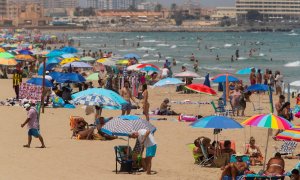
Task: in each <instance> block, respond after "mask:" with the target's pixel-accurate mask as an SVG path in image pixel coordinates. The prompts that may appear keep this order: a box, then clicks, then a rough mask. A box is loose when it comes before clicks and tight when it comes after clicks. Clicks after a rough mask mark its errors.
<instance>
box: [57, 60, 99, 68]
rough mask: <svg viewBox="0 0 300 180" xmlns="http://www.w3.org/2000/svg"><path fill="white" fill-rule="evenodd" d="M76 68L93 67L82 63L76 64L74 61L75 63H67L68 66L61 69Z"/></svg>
mask: <svg viewBox="0 0 300 180" xmlns="http://www.w3.org/2000/svg"><path fill="white" fill-rule="evenodd" d="M70 66H71V67H76V68H92V67H93V66H91V65H89V64H87V63H84V62H78V61H75V62H71V63H68V64H65V65H63V66H62V67H64V68H66V67H67V68H69V67H70Z"/></svg>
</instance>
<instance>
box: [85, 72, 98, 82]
mask: <svg viewBox="0 0 300 180" xmlns="http://www.w3.org/2000/svg"><path fill="white" fill-rule="evenodd" d="M98 79H99V74H98V73H93V74H91V75H89V76H88V77H87V78H86V80H89V81H96V80H98Z"/></svg>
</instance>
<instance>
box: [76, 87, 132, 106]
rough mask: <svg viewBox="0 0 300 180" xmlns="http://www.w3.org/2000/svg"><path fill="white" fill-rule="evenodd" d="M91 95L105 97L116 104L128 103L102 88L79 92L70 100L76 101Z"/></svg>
mask: <svg viewBox="0 0 300 180" xmlns="http://www.w3.org/2000/svg"><path fill="white" fill-rule="evenodd" d="M91 94H96V95H102V96H106V97H108V98H110V99H112V100H113V101H115V102H116V103H118V104H121V105H122V104H127V103H128V102H127V101H126V100H125V99H123V97H122V96H120V95H119V94H117V93H115V92H114V91H111V90H107V89H103V88H90V89H87V90H84V91H80V92H78V93H75V94H73V95H72V99H76V98H79V97H83V96H87V95H91Z"/></svg>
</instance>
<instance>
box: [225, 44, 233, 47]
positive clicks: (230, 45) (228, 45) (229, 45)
mask: <svg viewBox="0 0 300 180" xmlns="http://www.w3.org/2000/svg"><path fill="white" fill-rule="evenodd" d="M224 47H232V44H224Z"/></svg>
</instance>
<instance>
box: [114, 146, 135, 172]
mask: <svg viewBox="0 0 300 180" xmlns="http://www.w3.org/2000/svg"><path fill="white" fill-rule="evenodd" d="M114 149H115V155H116V174H118V172H128V173H132V172H133V168H132V164H133V160H132V149H131V147H130V146H115V147H114ZM118 164H120V166H121V167H120V170H119V171H118Z"/></svg>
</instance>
